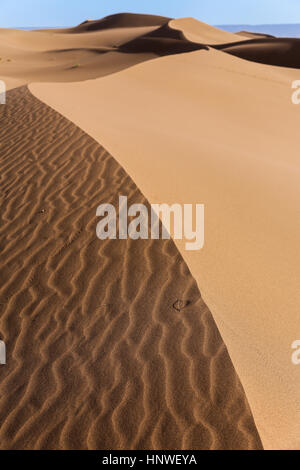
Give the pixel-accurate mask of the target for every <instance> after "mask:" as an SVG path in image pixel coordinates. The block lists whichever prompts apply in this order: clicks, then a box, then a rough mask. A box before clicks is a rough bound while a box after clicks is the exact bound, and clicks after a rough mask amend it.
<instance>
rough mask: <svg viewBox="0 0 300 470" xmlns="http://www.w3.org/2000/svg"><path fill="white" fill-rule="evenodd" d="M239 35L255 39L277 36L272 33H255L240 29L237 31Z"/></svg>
mask: <svg viewBox="0 0 300 470" xmlns="http://www.w3.org/2000/svg"><path fill="white" fill-rule="evenodd" d="M235 34H237V35H238V36H242V37H246V38H249V39H255V38H275V37H276V36H273V35H272V34H263V33H253V32H251V31H239V32H237V33H235Z"/></svg>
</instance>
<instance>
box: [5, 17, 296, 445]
mask: <svg viewBox="0 0 300 470" xmlns="http://www.w3.org/2000/svg"><path fill="white" fill-rule="evenodd" d="M0 39H1V46H0V56H1V58H2V60H1V62H0V78H1V77H2V78H3V80H4V81H5V82H6V85H7V90H8V93H7V100H8V104H7V105H5V106H6V107H4V109H3V112H2V116H1V118H2V122H3V129H2V133H1V135H2V137H1V139H2V140H3V144H1V142H0V145H1V147H0V148H2V152H1V153H2V159H3V161H2V164H1V165H2V166H1V167H2V173H3V181H4V183H5V182H6V183H5V191H6V192H4V193H3V204H4V212H3V216H2V222H3V230H2V237H3V238H2V240H3V241H2V243H3V247H4V248H3V254H2V262H1V263H3V266H5V265H7V266H8V270H7V271H4V272H5V275H4V276H3V282H2V285H1V286H0V292H1V293H2V295H3V297H2V298H3V299H4V300H3V302H2V306H3V313H2V315H1V316H0V339H3V338H2V335H3V334H4V332H5V333H6V335H7V336H8V342H9V348H8V353H9V351H10V350H11V351H13V358H14V367H17V371H16V372H14V370H13V369H9V367H7V366H5V368H4V367H3V368H1V369H0V374H1V376H2V377H4V382H3V383H4V385H1V384H0V389H1V387H3V388H2V389H1V391H3V392H4V390H5V387H7V386H8V384H9V383H10V382H13V383H14V387H15V394H13V398H11V401H10V402H6V399H5V398H0V416H2V419H3V420H4V421H3V422H4V425H3V426H2V427H1V428H0V436H1V437H2V444H0V446H1V447H2V448H5V449H7V448H9V446H10V444H9V439H10V436H13V438H12V442H13V444H12V445H13V448H20V447H21V448H27V449H28V448H36V449H41V448H43V449H44V448H47V449H48V448H55V446H58V447H59V448H61V449H70V448H71V449H74V448H81V445H83V446H84V448H88V449H97V448H105V449H109V448H112V446H115V448H117V449H126V448H130V449H146V448H152V449H165V448H170V449H244V450H245V449H261V448H262V447H263V448H264V449H299V448H300V441H299V435H300V427H299V426H300V419H299V418H300V410H299V404H298V395H299V392H298V389H299V385H300V378H299V372H298V369H297V366H295V365H294V364H293V363H292V361H291V355H292V350H291V345H292V343H293V341H295V340H296V339H297V338H296V337H295V335H297V332H296V331H295V330H296V326H297V320H298V318H299V312H298V310H299V305H300V294H299V289H298V281H299V279H300V271H299V266H300V262H299V261H300V259H299V256H298V251H297V246H298V240H299V235H300V224H299V220H298V217H297V215H298V212H299V210H298V200H299V185H298V173H299V169H300V167H299V163H300V162H299V157H298V152H297V122H298V121H297V117H298V113H299V110H298V108H297V106H294V105H293V104H292V103H291V94H292V91H291V84H292V82H293V81H295V80H297V78H298V79H299V75H300V71H299V69H300V61H299V52H300V39H297V38H279V37H275V36H272V35H270V34H268V33H267V32H266V33H260V32H256V31H252V32H251V31H239V32H238V33H233V32H229V31H225V30H222V29H219V28H216V27H213V26H210V25H208V24H205V23H203V22H201V21H199V20H197V19H194V18H189V17H187V18H178V19H172V18H168V17H160V16H155V15H144V14H143V15H142V14H131V13H122V14H116V15H110V16H107V17H105V18H102V19H100V20H85V21H83V22H82V23H81V24H79V25H77V26H75V27H70V28H54V29H51V30H48V29H47V30H34V31H21V30H5V29H0ZM14 108H16V109H17V110H19V113H20V118H18V117H15V116H14ZM6 110H7V111H6ZM22 122H23V123H22ZM39 123H40V124H39ZM31 125H32V126H33V127H32V128H31V127H30V126H31ZM14 129H15V135H16V137H15V141H14V138H13V135H14ZM26 146H28V149H26ZM10 154H11V155H12V156H13V158H12V160H11V161H10V157H9V156H10ZM22 174H24V176H25V179H24V181H23V180H22V178H21V175H22ZM15 175H16V176H15ZM14 178H16V181H17V185H16V188H14V181H15V179H14ZM34 181H35V182H34ZM120 194H123V195H127V194H128V196H129V197H130V198H131V200H132V201H133V202H135V203H145V204H161V203H166V204H169V205H172V204H174V203H179V204H182V205H184V204H204V206H205V244H204V247H203V249H202V250H200V251H193V252H192V251H190V252H189V251H186V249H185V242H184V240H180V239H178V240H177V239H175V240H174V241H173V240H170V241H162V240H159V241H155V242H154V241H153V240H149V241H146V240H136V241H135V240H131V241H130V240H126V241H121V240H109V241H105V242H102V241H99V240H97V238H96V232H95V226H96V222H97V219H96V207H97V205H99V204H100V203H109V202H114V201H116V200H117V198H118V196H119V195H120ZM23 206H24V208H23ZM31 206H33V208H32V207H31ZM22 208H23V209H22ZM14 211H15V212H14ZM42 211H44V212H42ZM20 214H22V218H21V220H20V221H19V222H18V223H17V222H16V217H17V216H18V215H20ZM37 217H39V219H42V218H43V219H45V220H46V226H45V227H44V225H43V221H42V220H39V219H37ZM29 221H30V222H29ZM15 224H17V225H15ZM28 224H33V225H32V226H30V225H28ZM50 226H53V227H54V231H53V235H52V236H53V240H52V241H51V237H49V238H48V236H49V235H48V234H47V233H46V227H48V228H49V227H50ZM85 226H86V227H87V228H85ZM43 227H44V228H43ZM5 243H7V246H6V247H5ZM17 253H18V254H19V255H18V256H20V259H21V262H20V263H19V264H18V262H17V259H16V254H17ZM39 277H40V281H38V279H39ZM17 286H18V288H20V291H18V290H17ZM99 294H100V296H101V297H102V298H103V301H102V302H101V304H100V306H99V301H98V300H97V299H98V297H99ZM15 306H18V307H19V309H20V312H23V313H22V314H21V318H22V319H23V320H21V319H19V320H18V321H16V325H17V326H14V325H13V324H12V321H11V320H10V315H13V313H12V312H13V309H14V308H15ZM99 309H100V310H99ZM101 309H102V310H101ZM66 310H70V312H71V313H70V319H68V318H67V317H65V314H64V312H65V311H66ZM42 311H44V312H45V314H43V315H42ZM25 312H27V313H25ZM30 312H31V313H30ZM93 312H94V313H93ZM26 315H28V317H26ZM43 321H45V325H43ZM35 322H36V324H37V326H36V327H35V328H36V329H35V330H34V331H35V337H36V338H37V339H38V348H40V351H41V352H42V357H43V361H42V365H40V366H38V365H37V364H38V363H37V362H35V361H37V358H36V357H35V355H34V357H35V360H33V359H32V360H30V357H29V356H28V355H26V361H27V362H26V364H27V365H28V367H29V371H30V372H28V374H32V377H33V378H32V379H31V380H30V383H29V386H28V387H26V394H25V395H24V397H23V405H22V403H21V404H20V405H19V406H18V407H17V409H16V411H15V412H13V411H12V410H13V407H14V406H15V403H16V401H17V400H18V399H19V398H20V395H19V392H18V390H19V388H18V384H19V387H22V386H23V387H24V386H25V385H24V384H25V382H26V380H27V379H28V376H27V373H26V372H23V373H21V371H20V369H21V368H22V366H21V365H20V364H22V357H21V353H20V352H21V351H22V350H23V349H24V348H25V344H27V342H28V341H29V336H28V335H29V330H30V325H31V324H35ZM94 325H96V331H97V333H98V335H99V336H98V340H97V337H96V336H95V335H94V333H93V326H94ZM81 328H83V330H84V338H83V337H82V336H81V333H80V331H81ZM55 332H56V334H57V332H59V333H58V340H55V337H54V333H55ZM72 332H74V335H73V334H72ZM1 334H2V335H1ZM44 336H45V337H46V343H45V344H44V345H43V344H42V341H40V340H41V339H42V338H43V337H44ZM98 341H99V343H98ZM56 344H57V353H56V352H55V349H56V346H55V345H56ZM87 351H89V352H90V353H91V357H92V359H88V358H87V357H86V356H85V354H86V352H87ZM78 358H79V359H80V361H79V365H78V366H77V365H76V359H78ZM95 358H98V359H101V360H102V364H103V367H104V372H103V373H101V371H100V369H99V366H97V365H96V361H95ZM51 361H54V366H53V369H54V371H55V372H53V371H52V372H51ZM8 364H9V361H8ZM68 367H69V370H71V372H72V380H71V383H69V381H68V378H67V377H66V371H67V370H68ZM49 368H50V369H49ZM7 370H9V372H6V371H7ZM6 374H7V375H6ZM126 374H128V376H127V375H126ZM40 376H44V379H43V380H44V381H45V383H44V386H45V387H46V384H47V383H48V382H50V381H51V380H53V379H54V384H53V385H52V391H51V394H50V397H48V398H47V402H48V406H49V408H48V409H47V408H46V407H45V406H42V405H41V403H42V401H43V400H45V399H46V397H47V393H46V389H44V388H43V389H42V390H41V395H39V394H38V392H37V391H35V389H34V387H33V384H34V382H36V381H38V377H40ZM54 377H55V378H54ZM72 383H74V384H77V385H78V387H79V390H80V394H79V396H78V398H77V399H76V396H74V390H73V388H72ZM21 384H22V385H21ZM58 384H61V387H60V388H59V385H58ZM63 391H64V392H63ZM63 393H67V394H69V400H70V408H68V409H67V410H66V411H65V413H66V414H65V415H64V411H63ZM86 393H87V397H88V400H87V405H86V413H87V415H86V416H88V418H87V417H85V416H84V414H81V413H79V411H78V410H79V409H80V406H81V404H82V401H83V400H84V396H85V395H86ZM97 394H98V395H99V396H98V395H97ZM152 395H153V396H152ZM1 400H2V402H1ZM134 403H135V404H134ZM22 406H26V410H27V409H30V408H32V409H34V415H33V416H34V418H33V419H32V420H30V419H29V417H28V416H29V415H28V414H27V411H26V412H25V411H23V409H22ZM40 407H41V408H40ZM55 407H57V409H58V411H57V412H55V411H54V410H55ZM134 407H135V412H134V417H133V418H132V419H131V418H130V417H131V413H133V409H134ZM5 408H8V409H9V412H5V411H4V409H5ZM78 413H79V414H80V416H78ZM60 415H61V416H60ZM62 416H64V419H62ZM46 419H47V421H49V422H50V423H51V430H49V433H47V432H46V431H44V434H43V433H42V435H41V436H40V437H39V436H38V435H37V433H36V432H35V431H34V430H33V425H34V424H35V425H37V428H38V429H41V428H42V426H43V423H44V421H45V420H46ZM88 421H90V423H92V424H89V423H88ZM79 422H80V423H81V424H82V423H83V427H82V433H81V437H82V442H83V443H84V444H80V442H79V439H78V438H77V437H76V429H78V423H79ZM105 428H107V429H108V435H107V437H104V435H103V434H101V433H102V432H103V430H104V429H105ZM56 430H59V431H58V433H56V432H55V431H56ZM100 431H101V432H100ZM97 432H98V434H97ZM99 432H100V434H101V437H100V434H99Z"/></svg>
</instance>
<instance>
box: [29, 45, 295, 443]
mask: <svg viewBox="0 0 300 470" xmlns="http://www.w3.org/2000/svg"><path fill="white" fill-rule="evenodd" d="M162 77H163V80H162ZM296 78H297V72H296V71H295V70H291V69H287V68H286V69H283V68H276V67H275V68H273V67H269V66H262V65H260V64H255V63H252V62H248V61H244V60H240V59H239V58H236V57H233V56H230V55H229V54H224V53H223V52H221V51H216V50H210V51H209V52H207V51H199V52H193V53H191V54H181V55H177V56H171V57H164V58H161V59H159V60H155V61H151V62H147V63H144V64H140V65H138V66H136V67H134V68H131V69H129V70H126V71H123V72H120V73H119V74H116V75H114V76H110V77H106V78H103V79H99V80H94V81H90V82H87V83H78V84H69V85H58V84H52V85H50V84H49V85H46V84H39V85H31V86H30V89H31V90H32V92H33V93H34V94H35V95H36V96H37V97H39V98H40V99H42V100H44V101H45V102H46V103H48V104H50V105H51V106H52V107H54V108H55V109H57V110H59V111H60V112H62V113H63V114H64V115H65V116H67V117H68V118H69V119H71V120H73V121H74V122H75V123H77V124H78V125H79V126H80V127H81V128H83V129H84V130H85V131H86V132H88V133H89V134H90V135H92V136H93V137H94V138H96V139H97V140H98V141H99V142H101V143H102V144H103V145H104V146H105V148H107V149H108V150H109V151H110V153H112V154H113V155H114V156H115V157H116V159H117V160H118V161H119V162H120V163H121V164H122V165H123V166H124V168H125V170H126V171H127V172H128V174H130V175H131V176H132V177H133V179H134V181H135V182H136V183H137V185H138V187H140V188H141V190H142V191H143V193H144V194H145V195H146V197H147V199H148V200H149V201H150V202H152V203H155V202H166V203H173V202H178V203H187V202H189V203H204V204H205V206H206V221H207V222H206V242H205V247H204V249H203V250H202V251H201V252H199V253H191V252H185V251H184V243H181V241H176V244H177V246H178V248H179V249H180V251H181V253H182V254H183V256H184V258H185V260H186V261H187V264H188V266H189V268H190V269H191V272H192V274H193V275H194V277H195V279H196V280H197V283H198V286H200V289H201V293H202V295H203V298H204V300H205V301H206V303H207V305H208V306H209V307H210V309H211V310H212V313H213V315H214V318H215V319H216V322H217V325H218V327H219V329H220V332H221V334H222V336H223V338H224V340H225V343H226V345H227V346H228V349H229V353H230V355H231V358H232V360H233V363H234V365H235V367H236V369H237V371H238V374H239V376H240V377H241V379H242V383H243V385H244V387H245V391H246V394H247V397H248V399H249V402H250V406H251V408H252V411H253V414H254V419H255V421H256V424H257V426H258V431H259V433H260V435H261V437H262V441H263V444H264V446H265V448H299V446H300V443H299V435H300V429H299V422H300V420H299V418H298V415H299V406H298V396H299V373H298V370H297V368H296V367H295V366H294V365H293V364H292V363H291V349H290V348H291V343H292V341H293V340H294V339H296V338H294V337H295V335H297V332H296V330H295V328H296V325H298V318H299V304H300V297H299V288H298V284H299V278H300V272H299V266H300V259H299V256H298V254H299V250H298V240H299V236H300V226H299V218H298V215H297V214H298V201H299V184H298V172H299V154H298V144H297V134H298V127H297V126H298V113H299V110H298V108H297V107H296V106H293V105H292V104H291V100H290V90H291V88H290V87H291V80H292V79H296ZM149 83H151V86H149ZM75 99H76V101H77V106H76V108H75V107H74V105H73V103H74V100H75ZM95 100H98V101H99V103H101V106H94V103H95ZM287 149H288V150H287ZM291 273H292V274H291ZM274 410H276V412H275V411H274Z"/></svg>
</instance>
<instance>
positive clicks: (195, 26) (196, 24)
mask: <svg viewBox="0 0 300 470" xmlns="http://www.w3.org/2000/svg"><path fill="white" fill-rule="evenodd" d="M169 24H170V27H171V28H174V29H178V30H180V31H182V32H183V33H184V35H185V37H186V38H187V39H189V40H190V41H193V42H200V43H203V44H206V45H207V44H222V43H225V42H235V41H236V42H239V41H242V40H243V37H239V36H238V35H237V34H233V33H228V32H227V31H222V30H221V29H218V28H215V27H214V26H210V25H208V24H206V23H203V22H202V21H199V20H196V19H195V18H179V19H176V20H172V21H170V23H169Z"/></svg>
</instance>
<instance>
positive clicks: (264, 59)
mask: <svg viewBox="0 0 300 470" xmlns="http://www.w3.org/2000/svg"><path fill="white" fill-rule="evenodd" d="M215 48H216V49H218V50H221V51H224V52H227V53H229V54H232V55H234V56H236V57H240V58H242V59H247V60H251V61H253V62H259V63H262V64H268V65H276V66H278V67H291V68H297V69H299V68H300V39H291V38H264V39H252V40H249V41H243V42H240V43H234V44H222V45H216V46H215Z"/></svg>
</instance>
